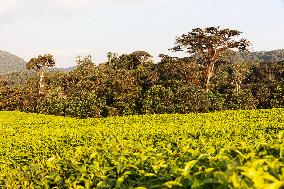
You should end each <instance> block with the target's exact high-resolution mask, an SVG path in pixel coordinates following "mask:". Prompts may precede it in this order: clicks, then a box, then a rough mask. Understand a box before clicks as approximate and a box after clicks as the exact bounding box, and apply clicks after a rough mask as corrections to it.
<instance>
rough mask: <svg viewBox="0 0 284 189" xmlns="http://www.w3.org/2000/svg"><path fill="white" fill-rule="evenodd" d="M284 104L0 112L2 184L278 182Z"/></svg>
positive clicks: (282, 180)
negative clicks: (100, 113)
mask: <svg viewBox="0 0 284 189" xmlns="http://www.w3.org/2000/svg"><path fill="white" fill-rule="evenodd" d="M283 141H284V109H272V110H257V111H256V110H254V111H223V112H215V113H206V114H188V115H147V116H129V117H112V118H104V119H84V120H80V119H73V118H64V117H55V116H46V115H37V114H27V113H19V112H0V188H9V189H10V188H11V189H17V188H23V189H24V188H26V189H32V188H46V189H48V188H74V189H75V188H76V189H83V188H86V189H87V188H100V189H102V188H137V189H144V188H257V189H259V188H267V189H268V188H269V189H277V188H284V142H283Z"/></svg>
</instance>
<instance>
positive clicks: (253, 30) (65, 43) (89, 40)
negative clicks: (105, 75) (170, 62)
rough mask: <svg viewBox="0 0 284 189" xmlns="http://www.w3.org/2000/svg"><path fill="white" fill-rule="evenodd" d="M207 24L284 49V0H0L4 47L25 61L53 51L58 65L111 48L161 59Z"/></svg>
mask: <svg viewBox="0 0 284 189" xmlns="http://www.w3.org/2000/svg"><path fill="white" fill-rule="evenodd" d="M207 26H222V27H229V28H231V29H239V30H241V31H242V32H243V35H242V36H243V37H245V38H248V39H249V40H250V41H251V42H252V44H253V46H252V48H251V50H254V51H258V50H272V49H279V48H284V0H0V50H5V51H9V52H11V53H13V54H16V55H18V56H20V57H22V58H24V59H25V60H29V59H30V58H31V57H33V56H37V55H39V54H45V53H51V54H53V55H54V56H55V59H56V62H57V67H68V66H72V65H74V64H75V58H76V56H77V55H82V56H84V55H88V54H90V55H92V56H93V58H94V60H95V62H96V63H98V62H101V61H104V60H106V53H107V52H110V51H111V52H117V53H130V52H132V51H135V50H145V51H148V52H150V53H151V54H152V55H153V56H154V57H155V58H157V56H158V54H160V53H165V54H169V53H170V52H169V51H168V50H167V49H169V48H171V47H173V45H174V41H175V38H176V37H177V36H179V35H181V34H183V33H187V32H188V31H190V30H191V29H192V28H196V27H207Z"/></svg>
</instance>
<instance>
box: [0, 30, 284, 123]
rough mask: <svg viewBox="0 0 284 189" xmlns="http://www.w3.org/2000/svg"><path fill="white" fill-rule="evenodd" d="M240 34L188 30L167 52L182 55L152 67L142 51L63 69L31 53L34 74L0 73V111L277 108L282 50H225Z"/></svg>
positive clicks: (281, 103)
mask: <svg viewBox="0 0 284 189" xmlns="http://www.w3.org/2000/svg"><path fill="white" fill-rule="evenodd" d="M240 33H241V32H239V31H237V30H229V29H221V28H219V27H208V28H205V29H200V28H196V29H193V30H192V32H189V33H188V34H186V35H182V36H181V37H179V38H177V40H176V46H175V47H174V50H175V51H179V50H182V49H184V50H185V51H186V52H187V53H188V57H182V58H177V57H170V56H167V55H160V60H159V61H158V62H157V63H155V62H154V61H153V58H152V57H151V55H150V54H149V53H147V52H145V51H135V52H133V53H130V54H122V55H118V54H115V53H108V54H107V57H108V61H107V62H105V63H101V64H98V65H96V64H95V63H94V62H92V59H91V57H90V56H88V57H85V58H83V59H82V58H81V57H78V59H77V66H76V67H75V68H74V69H73V70H72V71H70V72H63V71H52V72H46V71H47V70H46V69H47V68H48V67H52V66H54V63H55V62H54V59H53V57H52V55H44V56H38V57H37V58H32V59H31V60H30V61H29V63H28V64H27V68H29V69H35V70H36V71H35V72H34V74H30V73H29V74H24V73H22V74H8V75H6V76H1V75H0V110H19V111H24V112H32V113H43V114H52V115H62V116H70V117H78V118H86V117H108V116H118V115H120V116H125V115H141V114H163V113H182V114H186V113H190V112H210V111H216V110H228V109H257V108H261V109H266V108H273V107H275V108H279V107H284V98H283V97H284V51H283V50H278V51H271V52H258V53H257V52H255V53H249V52H236V51H232V50H234V49H238V50H241V51H243V50H245V49H246V48H247V45H248V44H249V42H248V41H247V40H245V39H241V40H236V39H235V37H238V35H239V34H240Z"/></svg>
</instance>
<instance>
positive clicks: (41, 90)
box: [38, 71, 45, 96]
mask: <svg viewBox="0 0 284 189" xmlns="http://www.w3.org/2000/svg"><path fill="white" fill-rule="evenodd" d="M38 93H39V95H40V96H42V95H44V93H45V84H44V71H41V72H40V79H39V91H38Z"/></svg>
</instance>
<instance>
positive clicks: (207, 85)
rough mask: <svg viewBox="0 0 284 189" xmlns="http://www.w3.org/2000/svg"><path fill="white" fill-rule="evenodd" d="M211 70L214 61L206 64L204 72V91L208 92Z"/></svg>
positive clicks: (212, 69)
mask: <svg viewBox="0 0 284 189" xmlns="http://www.w3.org/2000/svg"><path fill="white" fill-rule="evenodd" d="M213 72H214V62H211V63H209V64H208V65H207V67H206V73H205V77H206V84H205V87H206V92H209V89H210V79H211V78H212V76H213Z"/></svg>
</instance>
